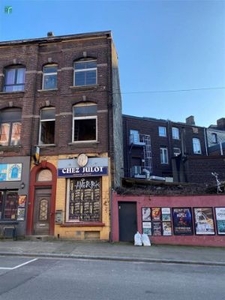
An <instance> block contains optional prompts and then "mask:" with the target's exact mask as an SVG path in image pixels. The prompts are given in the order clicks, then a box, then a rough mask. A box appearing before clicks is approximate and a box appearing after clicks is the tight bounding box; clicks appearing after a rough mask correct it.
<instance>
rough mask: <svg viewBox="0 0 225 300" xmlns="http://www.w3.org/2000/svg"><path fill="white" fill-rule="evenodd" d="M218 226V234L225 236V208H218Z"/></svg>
mask: <svg viewBox="0 0 225 300" xmlns="http://www.w3.org/2000/svg"><path fill="white" fill-rule="evenodd" d="M215 210H216V225H217V232H218V234H225V207H216V209H215Z"/></svg>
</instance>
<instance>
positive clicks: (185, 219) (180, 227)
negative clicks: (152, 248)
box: [173, 207, 193, 235]
mask: <svg viewBox="0 0 225 300" xmlns="http://www.w3.org/2000/svg"><path fill="white" fill-rule="evenodd" d="M173 228H174V234H175V235H192V234H193V226H192V213H191V209H190V208H187V207H182V208H173Z"/></svg>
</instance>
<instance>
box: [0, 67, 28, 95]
mask: <svg viewBox="0 0 225 300" xmlns="http://www.w3.org/2000/svg"><path fill="white" fill-rule="evenodd" d="M19 70H22V71H23V73H22V82H19V80H20V75H19V74H18V73H19ZM11 71H14V73H15V74H13V75H12V77H13V83H7V82H8V81H10V79H9V78H8V76H9V72H11ZM25 79H26V68H25V67H24V66H23V65H17V66H8V67H5V68H4V84H3V92H5V93H12V92H23V91H24V90H25ZM19 87H21V88H19Z"/></svg>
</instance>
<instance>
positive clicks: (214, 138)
mask: <svg viewBox="0 0 225 300" xmlns="http://www.w3.org/2000/svg"><path fill="white" fill-rule="evenodd" d="M211 137H212V143H213V144H217V143H218V136H217V133H215V132H212V133H211Z"/></svg>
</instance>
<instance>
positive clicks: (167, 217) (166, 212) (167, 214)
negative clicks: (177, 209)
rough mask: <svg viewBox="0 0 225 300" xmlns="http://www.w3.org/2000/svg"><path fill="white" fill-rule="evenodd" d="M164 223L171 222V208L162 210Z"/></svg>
mask: <svg viewBox="0 0 225 300" xmlns="http://www.w3.org/2000/svg"><path fill="white" fill-rule="evenodd" d="M162 221H171V215H170V208H169V207H168V208H167V207H163V208H162Z"/></svg>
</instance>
